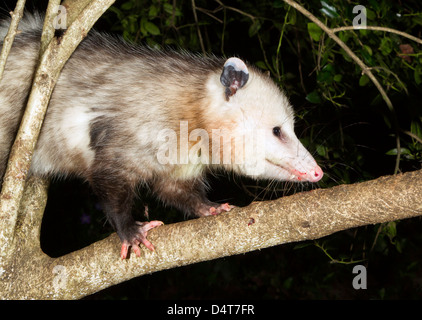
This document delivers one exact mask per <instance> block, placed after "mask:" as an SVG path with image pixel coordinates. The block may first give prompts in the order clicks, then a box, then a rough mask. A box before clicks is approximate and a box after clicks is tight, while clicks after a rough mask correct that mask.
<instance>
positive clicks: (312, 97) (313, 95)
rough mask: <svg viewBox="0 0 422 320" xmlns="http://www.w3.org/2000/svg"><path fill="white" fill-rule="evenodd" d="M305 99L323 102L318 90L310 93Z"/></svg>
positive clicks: (312, 101)
mask: <svg viewBox="0 0 422 320" xmlns="http://www.w3.org/2000/svg"><path fill="white" fill-rule="evenodd" d="M305 99H306V100H308V101H309V102H311V103H321V98H320V97H319V94H318V92H317V91H316V90H314V91H312V92H311V93H309V94H308V95H307V96H306V98H305Z"/></svg>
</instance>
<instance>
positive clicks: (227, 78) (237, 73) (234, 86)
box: [220, 58, 249, 100]
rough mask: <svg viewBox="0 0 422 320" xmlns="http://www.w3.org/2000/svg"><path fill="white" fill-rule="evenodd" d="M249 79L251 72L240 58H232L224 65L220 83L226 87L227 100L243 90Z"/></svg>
mask: <svg viewBox="0 0 422 320" xmlns="http://www.w3.org/2000/svg"><path fill="white" fill-rule="evenodd" d="M248 79H249V71H248V68H247V67H246V64H245V63H244V62H243V61H242V60H240V59H239V58H230V59H228V60H227V61H226V63H224V67H223V72H222V73H221V76H220V82H221V84H222V85H223V86H225V87H226V99H227V100H229V98H230V97H231V96H232V95H234V94H235V93H236V91H237V90H238V89H240V88H242V87H243V86H244V85H245V84H246V82H248Z"/></svg>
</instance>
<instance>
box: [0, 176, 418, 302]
mask: <svg viewBox="0 0 422 320" xmlns="http://www.w3.org/2000/svg"><path fill="white" fill-rule="evenodd" d="M421 179H422V170H419V171H414V172H409V173H405V174H399V175H395V176H385V177H381V178H379V179H376V180H372V181H368V182H363V183H357V184H352V185H341V186H337V187H334V188H331V189H317V190H313V191H309V192H302V193H298V194H295V195H292V196H289V197H284V198H280V199H278V200H274V201H266V202H255V203H252V204H251V205H249V206H248V207H245V208H236V209H234V210H233V211H231V212H229V213H223V214H221V215H219V216H211V217H204V218H200V219H195V220H189V221H185V222H180V223H175V224H171V225H164V226H162V227H159V228H157V229H154V230H151V231H150V232H149V236H148V238H149V240H150V241H151V242H153V243H154V246H155V248H156V250H155V252H150V251H148V250H147V249H146V248H142V255H141V257H140V258H137V257H136V256H135V255H133V254H132V255H131V256H130V258H129V259H127V260H121V259H120V257H119V250H120V240H119V239H118V237H117V235H116V234H112V235H111V236H109V237H108V238H106V239H104V240H101V241H98V242H96V243H93V244H92V245H90V246H88V247H86V248H83V249H81V250H78V251H75V252H72V253H70V254H67V255H65V256H62V257H59V258H55V259H53V258H50V257H48V256H47V255H45V254H44V253H43V252H42V251H41V249H40V248H39V226H40V224H41V220H40V217H42V212H43V209H44V208H43V207H44V204H45V199H46V193H45V192H44V193H43V192H41V195H38V196H35V195H36V194H37V192H36V191H37V190H44V189H43V188H42V186H43V184H45V183H46V182H42V181H40V180H37V179H30V180H29V181H28V189H27V192H26V193H25V196H24V203H23V204H22V206H21V210H20V213H19V217H20V221H21V223H20V224H19V227H18V228H17V232H16V235H15V241H14V250H13V254H11V255H10V256H9V261H8V264H7V265H5V267H4V269H3V270H0V278H1V282H0V298H3V299H29V298H31V299H77V298H82V297H84V296H86V295H89V294H92V293H95V292H98V291H100V290H102V289H105V288H107V287H109V286H112V285H115V284H118V283H121V282H123V281H126V280H129V279H131V278H134V277H137V276H141V275H144V274H149V273H152V272H156V271H159V270H164V269H169V268H175V267H178V266H183V265H187V264H192V263H196V262H200V261H205V260H212V259H216V258H219V257H224V256H230V255H235V254H240V253H245V252H249V251H253V250H259V249H263V248H266V247H271V246H275V245H280V244H283V243H289V242H296V241H303V240H308V239H317V238H320V237H324V236H326V235H330V234H332V233H335V232H338V231H341V230H345V229H350V228H354V227H359V226H364V225H369V224H376V223H382V222H387V221H393V220H398V219H405V218H410V217H415V216H419V215H422V202H421V201H420V199H422V184H421V183H420V181H421ZM37 198H38V199H37ZM40 200H41V201H40ZM37 203H40V204H37ZM34 217H35V218H34Z"/></svg>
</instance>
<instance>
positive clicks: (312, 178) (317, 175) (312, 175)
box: [305, 165, 324, 182]
mask: <svg viewBox="0 0 422 320" xmlns="http://www.w3.org/2000/svg"><path fill="white" fill-rule="evenodd" d="M323 175H324V172H323V171H322V169H321V168H320V166H319V165H316V167H315V168H314V169H312V170H311V171H310V172H309V174H307V175H306V177H305V179H306V180H307V181H309V182H318V181H319V180H321V179H322V177H323Z"/></svg>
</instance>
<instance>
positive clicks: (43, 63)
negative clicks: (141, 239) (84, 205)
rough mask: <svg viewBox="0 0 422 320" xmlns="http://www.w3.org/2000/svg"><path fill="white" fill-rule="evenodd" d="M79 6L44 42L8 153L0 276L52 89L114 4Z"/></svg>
mask: <svg viewBox="0 0 422 320" xmlns="http://www.w3.org/2000/svg"><path fill="white" fill-rule="evenodd" d="M69 2H72V1H69ZM82 2H83V3H85V6H84V7H83V9H81V10H80V13H79V15H78V16H77V17H76V18H75V20H74V21H73V23H72V24H70V25H69V27H68V28H67V30H66V32H65V34H64V35H63V36H62V37H60V38H52V39H51V37H50V38H47V39H48V40H50V39H51V41H50V43H49V44H48V46H47V47H46V49H45V52H41V53H42V55H41V58H40V63H39V66H38V67H37V70H36V72H35V77H34V81H33V85H32V90H31V93H30V95H29V99H28V104H27V108H26V111H25V114H24V116H23V119H22V122H21V126H20V127H19V130H18V133H17V136H16V139H15V142H14V144H13V146H12V150H11V152H10V157H9V161H8V165H7V170H6V173H5V175H4V179H3V185H2V190H1V195H0V222H1V226H2V228H1V229H0V244H1V246H0V273H1V269H2V267H3V263H4V261H5V260H7V257H8V256H9V255H10V252H11V249H12V247H13V241H14V236H15V234H14V233H15V228H16V225H17V223H18V222H19V221H18V209H19V205H20V203H21V200H22V196H23V194H24V192H25V182H26V178H27V175H28V171H29V168H30V164H31V159H32V154H33V151H34V148H35V144H36V142H37V139H38V135H39V132H40V130H41V126H42V123H43V119H44V115H45V112H46V110H47V105H48V102H49V99H50V95H51V93H52V91H53V89H54V85H55V83H56V81H57V79H58V76H59V74H60V71H61V69H62V68H63V66H64V64H65V63H66V61H67V60H68V59H69V57H70V55H71V54H72V53H73V51H74V50H75V48H76V47H77V46H78V44H79V43H80V42H81V41H82V39H83V38H85V37H86V35H87V32H88V31H89V29H91V27H92V25H93V24H94V23H95V21H97V19H98V18H99V17H100V16H101V15H102V14H103V13H104V11H105V10H107V8H108V7H109V6H111V5H112V4H113V3H114V0H92V1H81V2H80V3H82ZM52 3H55V2H52ZM65 5H66V6H67V8H68V9H69V12H71V11H72V7H71V5H69V4H66V3H65ZM45 29H46V28H45V27H44V30H45ZM43 47H44V46H43Z"/></svg>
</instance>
